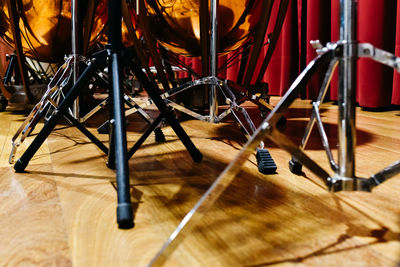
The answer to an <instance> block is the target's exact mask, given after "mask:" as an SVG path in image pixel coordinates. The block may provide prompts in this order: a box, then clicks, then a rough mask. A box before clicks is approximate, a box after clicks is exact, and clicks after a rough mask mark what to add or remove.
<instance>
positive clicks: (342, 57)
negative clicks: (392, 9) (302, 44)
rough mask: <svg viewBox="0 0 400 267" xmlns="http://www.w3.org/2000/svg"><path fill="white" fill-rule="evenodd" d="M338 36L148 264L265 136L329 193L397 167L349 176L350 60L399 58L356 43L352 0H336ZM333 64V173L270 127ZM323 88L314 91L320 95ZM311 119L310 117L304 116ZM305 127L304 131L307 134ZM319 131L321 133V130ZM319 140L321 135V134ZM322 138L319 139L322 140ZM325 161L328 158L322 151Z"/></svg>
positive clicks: (164, 254) (380, 178)
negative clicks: (335, 151)
mask: <svg viewBox="0 0 400 267" xmlns="http://www.w3.org/2000/svg"><path fill="white" fill-rule="evenodd" d="M340 8H341V10H340V40H339V41H338V42H336V43H328V44H327V45H326V46H325V47H320V48H319V49H318V50H317V51H318V56H317V57H316V58H315V59H314V60H312V61H311V62H310V63H309V64H308V65H307V67H306V68H305V69H304V70H303V71H302V73H301V74H300V75H299V76H298V77H297V78H296V80H295V81H294V82H293V84H292V85H291V86H290V88H289V89H288V91H287V92H286V94H285V95H284V96H283V97H282V99H281V101H280V102H279V103H278V104H277V105H276V106H275V108H274V109H273V110H272V112H271V113H270V114H269V115H268V117H267V118H266V119H265V120H264V121H263V122H262V124H261V125H260V127H259V128H258V129H257V130H256V132H255V133H254V134H253V136H252V137H251V138H250V139H249V140H248V141H247V143H246V144H245V146H244V147H243V148H242V150H241V151H240V152H239V154H238V155H237V156H236V157H235V158H234V160H233V161H232V162H231V163H230V164H229V165H228V166H227V167H226V168H225V170H224V171H223V172H222V173H221V174H220V175H219V176H218V178H217V179H216V180H215V181H214V183H213V184H212V185H211V187H210V188H209V189H208V190H207V192H206V193H205V194H204V195H203V196H202V197H201V199H200V200H199V201H198V202H197V203H196V205H195V206H194V207H193V209H192V210H191V211H190V212H189V213H188V214H187V215H186V216H185V218H184V219H183V220H182V221H181V223H180V224H179V226H178V227H177V228H176V229H175V231H174V232H173V233H172V234H171V236H170V237H169V239H168V240H167V241H166V242H165V243H164V245H163V247H162V248H161V250H160V251H159V252H158V253H157V255H156V256H155V257H154V258H153V260H152V261H151V262H150V264H149V265H151V266H161V265H162V264H163V263H164V262H165V261H166V260H167V259H168V257H169V256H170V255H171V254H172V253H173V251H174V250H175V249H176V248H177V246H178V245H179V244H180V242H181V241H182V240H183V239H184V238H185V236H186V235H187V234H189V233H190V232H191V230H192V229H193V228H194V227H195V226H196V225H197V224H198V223H199V222H200V220H201V218H202V216H203V215H204V214H205V213H206V212H207V211H208V209H209V208H210V207H211V206H212V205H213V204H214V202H215V201H216V200H217V199H218V198H219V196H220V195H221V194H222V193H223V192H224V190H225V189H226V188H227V187H228V186H229V185H230V183H231V182H232V181H233V179H234V178H235V176H236V174H237V173H238V172H239V171H240V169H241V166H242V165H243V163H244V162H245V161H246V160H247V158H248V157H249V156H250V154H251V151H252V150H253V149H254V148H255V147H256V146H257V143H258V142H260V141H262V140H263V139H264V138H265V137H268V138H269V139H271V140H272V141H274V142H275V143H276V144H278V145H279V146H280V147H281V148H283V149H285V150H286V151H288V152H289V153H290V154H292V156H293V157H294V158H295V159H296V161H297V162H300V163H301V164H303V165H305V166H306V167H307V168H308V169H309V170H310V171H312V172H313V173H314V174H316V175H317V176H318V177H319V178H320V179H321V180H322V181H323V182H324V183H325V184H326V186H327V189H328V190H329V191H332V192H337V191H366V192H369V191H371V190H372V189H373V188H374V187H376V186H378V185H379V184H381V183H383V182H384V181H386V180H387V179H389V178H391V177H393V176H395V175H396V174H398V173H399V172H400V160H398V161H396V162H394V163H393V164H391V165H390V166H388V167H386V168H384V169H383V170H381V171H379V172H377V173H375V174H373V175H372V176H371V177H369V178H359V177H356V176H355V155H354V152H355V132H356V129H355V77H356V61H357V59H358V58H359V57H367V58H370V59H372V60H375V61H377V62H380V63H382V64H385V65H388V66H390V67H392V68H394V69H396V70H397V71H399V72H400V58H399V57H396V56H394V55H393V54H391V53H389V52H386V51H383V50H381V49H378V48H375V47H373V46H372V45H371V44H366V43H358V42H357V39H356V28H355V22H356V10H357V1H356V0H341V1H340ZM336 64H339V96H338V98H339V105H338V106H339V115H338V124H339V127H338V134H339V144H338V145H339V147H338V154H339V155H338V159H339V160H338V163H337V164H336V163H335V164H331V168H332V170H333V171H334V174H333V175H330V174H329V173H328V172H326V171H325V170H324V169H323V168H322V167H320V165H318V164H317V163H316V162H315V161H313V160H312V159H311V158H310V157H308V156H307V155H306V154H305V152H304V150H303V146H300V147H298V146H297V145H295V144H294V143H293V142H292V141H291V140H289V139H288V138H287V137H286V136H285V135H284V134H283V133H281V132H280V131H279V129H278V128H277V127H276V125H277V122H278V121H279V119H280V118H281V117H282V116H283V114H284V112H285V111H286V110H287V109H288V108H289V106H290V105H291V104H292V103H293V102H294V100H295V99H296V98H297V96H298V94H299V92H300V90H301V88H304V86H305V85H306V83H307V82H308V81H309V80H310V79H311V77H312V76H313V75H314V74H315V73H316V72H317V71H318V70H319V69H320V68H322V67H327V66H329V68H328V72H327V73H326V76H325V81H324V83H325V84H324V85H323V88H322V91H324V90H326V86H327V84H328V83H329V81H330V78H331V75H332V72H333V70H334V69H335V66H336ZM323 94H324V92H321V93H320V96H321V97H320V99H319V100H322V98H323V97H322V96H323ZM318 106H319V104H318V103H317V104H314V106H313V110H314V113H313V114H314V119H312V120H317V122H318V123H317V125H318V127H319V130H320V132H321V133H322V132H324V131H322V127H321V125H322V123H321V120H320V118H319V112H318ZM310 121H311V120H310ZM307 132H308V130H307V131H306V135H307ZM322 135H323V134H322ZM323 139H325V137H323ZM325 142H326V140H323V143H325ZM328 158H329V160H330V161H331V160H332V158H331V157H330V156H328Z"/></svg>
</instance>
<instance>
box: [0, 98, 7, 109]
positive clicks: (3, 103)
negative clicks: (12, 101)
mask: <svg viewBox="0 0 400 267" xmlns="http://www.w3.org/2000/svg"><path fill="white" fill-rule="evenodd" d="M7 105H8V100H7V98H5V97H4V96H2V95H1V96H0V112H3V111H5V110H6V108H7Z"/></svg>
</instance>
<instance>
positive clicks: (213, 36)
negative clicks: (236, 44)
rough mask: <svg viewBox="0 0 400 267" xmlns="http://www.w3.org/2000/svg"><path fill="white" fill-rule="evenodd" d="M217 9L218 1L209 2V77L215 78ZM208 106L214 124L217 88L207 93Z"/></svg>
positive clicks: (213, 86) (214, 87) (211, 88)
mask: <svg viewBox="0 0 400 267" xmlns="http://www.w3.org/2000/svg"><path fill="white" fill-rule="evenodd" d="M217 9H218V0H211V6H210V13H211V16H210V19H211V23H210V25H211V27H210V32H211V33H210V35H211V36H210V75H211V76H214V77H217V68H218V54H217V49H218V45H217V42H218V21H217V19H218V17H217ZM208 101H209V106H210V111H209V115H210V121H211V122H214V121H215V118H216V114H217V112H218V100H217V87H216V86H215V85H211V86H210V93H209V100H208Z"/></svg>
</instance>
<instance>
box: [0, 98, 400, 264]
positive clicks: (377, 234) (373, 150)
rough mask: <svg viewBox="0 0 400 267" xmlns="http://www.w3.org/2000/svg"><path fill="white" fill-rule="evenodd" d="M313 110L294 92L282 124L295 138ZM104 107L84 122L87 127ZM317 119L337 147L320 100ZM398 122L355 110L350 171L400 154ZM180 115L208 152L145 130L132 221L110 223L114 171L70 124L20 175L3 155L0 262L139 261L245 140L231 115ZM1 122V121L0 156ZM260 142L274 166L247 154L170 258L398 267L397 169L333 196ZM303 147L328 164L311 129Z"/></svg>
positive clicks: (133, 126)
mask: <svg viewBox="0 0 400 267" xmlns="http://www.w3.org/2000/svg"><path fill="white" fill-rule="evenodd" d="M277 100H278V98H273V101H274V102H273V104H274V103H276V101H277ZM310 108H311V105H310V104H309V101H301V100H298V101H296V102H295V105H294V106H293V108H292V109H291V111H290V112H289V114H288V115H287V119H288V121H287V124H286V129H285V133H287V134H288V135H289V136H290V137H291V138H292V139H293V140H295V141H296V142H299V141H300V140H301V137H302V134H303V132H304V128H305V126H306V124H307V120H308V116H309V115H310ZM253 113H254V114H256V113H257V111H256V110H255V111H254V112H253ZM103 115H104V114H101V113H99V114H97V115H96V116H95V117H94V118H92V119H91V120H90V121H88V123H87V125H88V127H89V129H90V130H91V131H92V132H93V133H95V134H96V127H97V126H98V125H100V124H101V123H102V122H103V120H104V118H105V116H103ZM21 117H22V115H21V114H18V113H13V112H6V113H0V120H1V122H2V124H3V123H5V125H12V124H14V125H18V123H20V122H21ZM322 119H323V121H324V123H325V127H326V131H327V133H328V136H329V142H330V144H331V147H332V148H335V147H336V139H337V132H336V131H337V126H336V122H337V107H336V106H334V105H331V104H330V103H326V104H323V110H322ZM129 122H130V123H129V127H128V140H129V145H132V144H133V143H134V141H135V140H137V139H138V138H139V137H140V135H141V132H142V131H143V129H144V128H145V127H146V124H145V123H144V122H143V121H142V120H141V119H140V118H139V117H138V116H136V115H134V116H132V117H129ZM399 122H400V111H398V110H397V111H388V112H380V113H373V112H366V111H361V110H359V109H358V113H357V128H358V132H357V138H358V139H357V140H358V141H357V142H358V146H357V152H356V153H357V158H356V160H357V161H356V166H357V175H358V176H360V177H368V176H370V175H371V174H373V173H375V172H377V171H379V170H380V169H382V168H383V167H386V166H387V165H389V164H390V163H392V162H394V161H396V160H399V158H400V135H399V132H400V131H399V130H400V123H399ZM182 125H183V127H184V128H185V130H186V131H187V133H188V134H189V135H190V137H191V138H192V140H193V142H194V143H195V144H196V146H197V147H198V148H199V149H200V151H201V152H202V153H203V156H204V160H203V161H202V162H200V163H193V162H192V160H191V158H190V156H189V154H188V153H187V152H186V150H185V148H184V146H183V145H182V144H181V142H180V141H179V140H178V139H177V137H176V135H175V134H174V132H173V131H172V130H171V129H170V128H169V127H168V126H166V127H165V128H164V129H163V131H164V134H165V136H166V139H167V141H166V142H165V143H162V144H158V143H155V142H154V137H153V136H150V138H149V139H148V140H147V141H146V142H145V144H144V145H143V146H142V147H141V148H140V149H139V150H138V152H137V153H136V154H135V155H134V156H133V158H132V159H130V161H129V167H130V177H131V183H132V187H131V192H132V201H133V203H134V206H135V213H134V214H135V227H134V228H133V229H130V230H119V229H118V228H117V224H116V214H115V208H116V191H115V173H114V171H112V170H110V169H108V168H107V167H106V166H105V162H106V157H105V155H104V154H102V152H101V151H100V150H99V149H97V148H96V147H95V146H94V145H93V144H91V143H90V142H89V141H88V139H87V138H86V137H84V136H82V134H81V133H80V132H78V131H77V130H76V129H75V128H72V127H67V128H63V129H60V128H62V127H58V129H59V130H57V131H55V132H53V133H52V134H51V135H50V137H49V139H48V140H47V142H46V146H47V148H48V151H49V152H50V155H48V154H47V155H46V153H45V152H43V153H42V155H43V156H40V155H37V156H35V157H34V159H35V158H36V160H39V159H40V157H42V159H41V160H43V159H44V158H45V162H41V163H40V162H36V163H34V162H32V163H31V164H29V165H28V167H27V171H28V172H27V173H23V174H16V173H14V172H13V170H12V168H10V167H8V166H7V164H6V163H4V158H3V156H2V158H1V162H0V164H1V166H7V167H2V168H1V171H2V172H1V174H0V177H1V178H2V179H1V180H0V198H1V202H0V203H1V204H0V205H2V207H1V209H0V223H1V225H2V228H1V230H0V238H1V239H0V255H1V256H2V257H0V265H1V266H3V265H7V264H9V265H10V266H15V265H18V264H20V263H22V265H23V264H26V265H57V266H59V265H61V266H62V265H70V264H72V265H74V266H78V267H80V266H82V267H83V266H145V265H146V264H147V263H148V262H149V261H150V259H151V258H152V257H153V256H154V255H155V253H156V252H157V251H158V250H159V248H160V247H161V246H162V244H163V243H164V242H165V241H166V239H167V238H168V236H169V235H170V234H171V232H172V231H173V230H174V229H175V227H176V226H177V225H178V223H179V222H180V220H181V219H182V218H183V217H184V216H185V215H186V213H187V212H188V211H189V210H190V209H191V208H192V207H193V205H194V204H195V203H196V202H197V200H198V199H199V198H200V197H201V195H202V194H203V193H204V192H205V190H207V188H208V187H209V186H210V184H211V183H212V181H213V180H214V179H215V178H216V177H217V176H218V175H219V173H220V172H221V171H222V170H223V169H224V168H225V166H226V165H227V164H228V163H229V162H230V160H231V159H232V158H233V157H234V156H235V155H236V153H237V152H238V151H239V149H240V148H241V146H242V144H243V143H244V142H245V138H244V136H243V135H242V133H241V132H240V131H239V130H238V128H237V127H236V126H235V125H234V124H233V123H231V122H229V121H228V122H224V123H220V124H217V125H214V124H208V123H205V122H200V121H196V120H187V121H184V122H182ZM8 128H10V129H11V127H10V126H7V129H5V128H1V129H0V142H1V143H0V144H1V147H2V148H3V150H2V155H3V154H4V153H5V150H6V144H5V143H7V142H8V141H7V139H8V138H9V136H10V133H9V129H8ZM100 138H101V140H103V141H106V140H107V136H100ZM266 144H267V147H268V148H269V150H270V153H271V154H272V156H273V158H274V160H275V161H276V163H277V165H278V170H277V174H274V175H262V174H259V173H258V171H257V167H256V160H255V157H254V156H252V157H251V158H249V160H248V161H247V162H246V163H245V165H244V166H243V168H242V171H241V172H240V174H239V175H238V176H237V177H236V178H235V180H234V181H233V183H232V184H231V185H230V186H229V188H228V189H227V190H226V191H225V192H224V194H223V195H222V196H221V198H220V199H219V200H218V201H217V202H216V204H215V205H214V206H213V207H212V208H211V210H210V211H209V213H208V214H207V215H206V216H205V217H204V218H203V220H202V224H201V225H200V226H198V227H197V228H195V230H194V232H193V233H192V234H191V235H190V236H189V237H188V238H187V239H185V240H184V242H183V243H182V244H181V245H180V246H179V248H178V249H177V250H176V251H175V252H174V254H173V255H172V257H171V258H170V259H169V260H168V262H167V263H166V266H272V265H273V266H292V265H296V266H398V264H399V263H400V176H399V175H397V176H396V177H394V178H392V179H391V180H389V181H387V182H385V183H384V184H382V185H381V186H379V187H377V188H376V189H374V191H373V192H372V193H360V192H340V193H335V194H332V193H329V192H327V191H326V189H325V188H324V186H323V184H322V183H321V181H320V180H319V179H318V178H317V177H315V176H313V175H312V174H311V173H310V172H309V171H308V170H304V175H303V176H296V175H293V174H292V173H291V172H290V171H289V170H288V167H287V164H288V160H289V159H290V155H289V154H287V153H286V152H284V151H282V150H281V149H279V148H278V147H277V146H276V145H274V144H272V143H271V142H269V141H268V140H267V141H266ZM47 148H46V147H45V149H47ZM44 151H45V150H44ZM306 151H307V153H308V154H309V155H310V156H311V157H312V158H313V159H315V160H317V161H318V163H320V164H321V165H322V166H324V167H325V168H326V169H328V168H329V165H328V162H327V160H326V156H325V152H324V151H322V145H321V144H320V141H319V138H318V133H317V131H314V132H313V133H312V135H311V138H310V143H309V145H307V147H306ZM6 152H7V153H8V151H6ZM333 154H334V156H335V157H336V150H335V149H333ZM47 161H49V162H51V164H48V163H47ZM24 248H25V249H24ZM27 248H29V249H27Z"/></svg>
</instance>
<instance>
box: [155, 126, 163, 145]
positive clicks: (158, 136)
mask: <svg viewBox="0 0 400 267" xmlns="http://www.w3.org/2000/svg"><path fill="white" fill-rule="evenodd" d="M154 135H155V138H156V142H157V143H164V142H165V135H164V133H163V131H162V130H161V128H156V129H155V130H154Z"/></svg>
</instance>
